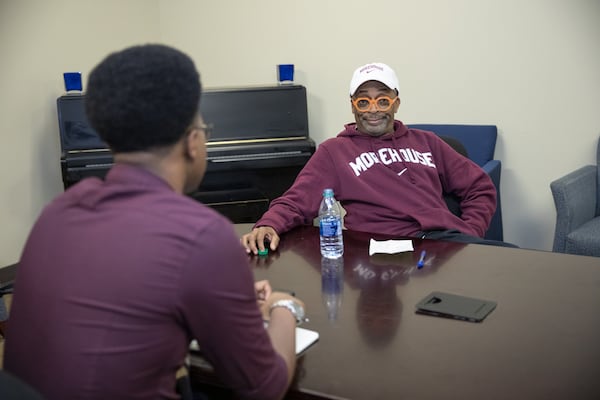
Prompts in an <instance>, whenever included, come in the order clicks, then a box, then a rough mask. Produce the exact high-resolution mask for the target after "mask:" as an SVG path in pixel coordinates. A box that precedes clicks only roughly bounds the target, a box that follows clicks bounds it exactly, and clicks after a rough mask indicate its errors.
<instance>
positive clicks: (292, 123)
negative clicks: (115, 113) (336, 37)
mask: <svg viewBox="0 0 600 400" xmlns="http://www.w3.org/2000/svg"><path fill="white" fill-rule="evenodd" d="M84 97H85V96H84V95H65V96H61V97H59V98H58V99H57V109H58V110H57V111H58V123H59V131H60V140H61V149H62V152H63V154H67V153H68V154H77V153H81V152H97V151H99V152H105V151H108V146H107V145H106V143H105V142H104V141H102V139H100V137H99V135H98V134H97V132H96V131H95V130H94V129H93V128H92V127H91V126H90V123H89V121H88V119H87V117H86V115H85V108H84ZM200 112H201V113H202V116H203V117H204V120H205V122H207V123H211V124H213V125H214V130H213V134H212V136H211V138H210V139H209V141H208V143H207V147H208V149H209V151H210V149H211V148H222V147H223V146H225V147H227V146H240V145H241V146H244V145H253V144H254V145H257V144H261V145H263V146H273V145H275V143H274V142H282V141H286V142H293V141H306V139H308V138H309V134H308V112H307V104H306V88H305V87H304V86H300V85H288V86H267V87H244V88H230V89H206V90H205V91H203V93H202V97H201V98H200Z"/></svg>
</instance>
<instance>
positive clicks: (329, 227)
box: [319, 217, 341, 237]
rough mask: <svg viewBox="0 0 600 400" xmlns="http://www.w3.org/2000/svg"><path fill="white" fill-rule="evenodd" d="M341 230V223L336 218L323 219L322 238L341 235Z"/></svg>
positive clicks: (321, 224) (320, 225)
mask: <svg viewBox="0 0 600 400" xmlns="http://www.w3.org/2000/svg"><path fill="white" fill-rule="evenodd" d="M340 228H341V224H340V221H339V219H337V218H335V217H326V218H321V221H320V222H319V230H320V231H321V236H324V237H333V236H337V235H339V234H340V233H341V229H340Z"/></svg>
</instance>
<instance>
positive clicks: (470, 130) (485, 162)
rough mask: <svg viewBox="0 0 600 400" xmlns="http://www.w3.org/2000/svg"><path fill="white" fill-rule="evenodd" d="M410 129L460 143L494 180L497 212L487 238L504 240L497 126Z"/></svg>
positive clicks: (436, 126)
mask: <svg viewBox="0 0 600 400" xmlns="http://www.w3.org/2000/svg"><path fill="white" fill-rule="evenodd" d="M408 127H409V128H414V129H422V130H425V131H431V132H434V133H435V134H436V135H438V136H446V137H451V138H454V139H457V140H458V141H460V142H461V143H462V144H463V146H464V147H465V149H466V150H467V154H468V156H469V159H471V160H472V161H473V162H475V163H476V164H477V165H479V166H480V167H481V168H482V169H483V170H484V171H485V172H486V173H487V174H488V175H489V176H490V178H491V179H492V182H494V186H496V193H497V205H496V212H495V213H494V216H493V217H492V221H491V222H490V227H489V228H488V230H487V232H486V234H485V238H486V239H491V240H500V241H503V240H504V233H503V228H502V207H501V203H500V172H501V168H502V163H501V162H500V160H494V151H495V150H496V138H497V137H498V128H497V127H496V125H442V124H439V125H438V124H410V125H408Z"/></svg>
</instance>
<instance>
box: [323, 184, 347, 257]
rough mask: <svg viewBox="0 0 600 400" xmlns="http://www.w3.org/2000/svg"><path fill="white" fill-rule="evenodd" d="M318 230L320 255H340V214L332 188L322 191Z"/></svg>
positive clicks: (341, 238) (342, 248)
mask: <svg viewBox="0 0 600 400" xmlns="http://www.w3.org/2000/svg"><path fill="white" fill-rule="evenodd" d="M319 230H320V236H321V255H322V256H323V257H327V258H339V257H341V256H342V254H344V239H343V237H342V215H341V211H340V207H339V205H338V203H337V201H336V200H335V197H333V189H325V190H324V191H323V200H321V206H320V207H319Z"/></svg>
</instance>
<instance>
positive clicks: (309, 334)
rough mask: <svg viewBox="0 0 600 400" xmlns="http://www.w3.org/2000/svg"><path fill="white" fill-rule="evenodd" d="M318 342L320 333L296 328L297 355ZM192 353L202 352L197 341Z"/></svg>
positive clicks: (193, 343) (191, 348)
mask: <svg viewBox="0 0 600 400" xmlns="http://www.w3.org/2000/svg"><path fill="white" fill-rule="evenodd" d="M317 340H319V332H317V331H312V330H310V329H305V328H298V327H297V328H296V355H297V356H299V355H300V354H302V353H304V351H305V350H306V349H308V348H309V347H310V346H312V345H313V344H314V343H315V342H316V341H317ZM190 350H191V351H200V346H198V342H197V341H196V339H194V340H192V342H191V343H190Z"/></svg>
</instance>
